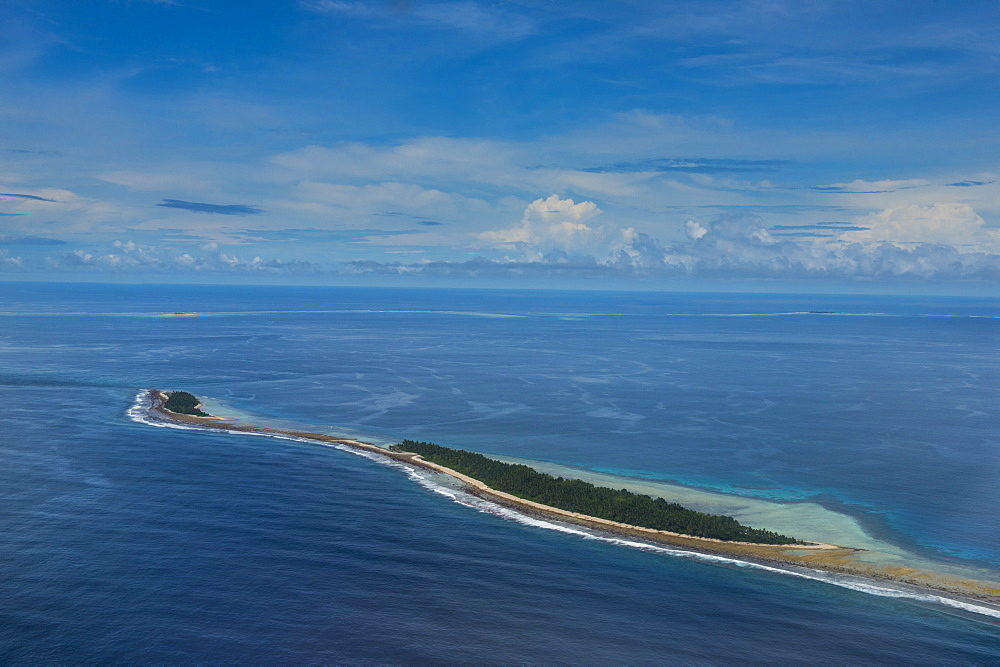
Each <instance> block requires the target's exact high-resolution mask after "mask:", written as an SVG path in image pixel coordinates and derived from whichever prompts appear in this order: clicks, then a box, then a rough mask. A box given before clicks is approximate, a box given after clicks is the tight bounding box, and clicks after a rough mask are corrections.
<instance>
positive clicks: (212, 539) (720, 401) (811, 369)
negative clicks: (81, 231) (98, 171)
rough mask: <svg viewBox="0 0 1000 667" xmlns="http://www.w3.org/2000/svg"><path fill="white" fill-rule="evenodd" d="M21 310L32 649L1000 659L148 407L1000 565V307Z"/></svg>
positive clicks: (790, 581)
mask: <svg viewBox="0 0 1000 667" xmlns="http://www.w3.org/2000/svg"><path fill="white" fill-rule="evenodd" d="M177 312H185V313H191V312H194V313H198V315H197V316H173V315H170V316H163V314H164V313H168V314H171V313H177ZM0 313H2V314H0V451H2V452H3V465H2V466H0V498H2V502H0V526H2V530H0V601H2V602H0V662H3V663H19V662H36V663H37V662H42V663H49V662H264V663H274V662H390V663H391V662H397V663H398V662H403V663H413V662H573V663H579V662H584V663H609V662H611V663H615V662H617V663H622V662H628V663H641V662H659V663H662V662H678V661H686V662H692V661H694V662H735V661H740V662H754V661H766V662H924V663H944V662H977V663H1000V624H998V622H997V619H996V618H992V617H989V616H986V615H983V614H977V613H967V612H965V611H962V610H958V609H954V608H949V607H946V606H944V605H940V604H935V603H933V602H930V601H920V600H914V599H905V598H904V599H899V598H890V597H882V596H878V595H872V594H868V593H865V592H862V591H858V590H852V589H849V588H844V587H840V586H834V585H830V584H828V583H824V582H821V581H812V580H807V579H802V578H799V577H794V576H790V575H787V574H782V573H778V572H768V571H762V570H759V569H755V568H749V567H743V566H738V565H734V564H731V563H730V564H723V563H712V562H705V561H703V560H698V559H692V558H684V557H676V556H670V555H665V554H663V553H659V552H654V551H643V550H638V549H634V548H628V547H625V546H621V545H617V544H614V543H611V542H608V541H601V540H593V539H585V538H583V537H580V536H578V535H574V534H570V533H565V532H560V531H557V530H552V529H548V528H545V527H542V526H539V525H531V524H530V523H526V522H518V521H514V520H511V519H510V518H509V517H504V516H502V515H500V514H497V513H491V512H484V511H476V509H475V508H471V507H468V506H466V505H463V504H460V503H456V502H453V500H452V499H451V498H450V497H449V496H447V495H445V494H444V493H442V492H441V491H442V489H437V491H438V492H435V489H434V488H432V485H428V484H419V483H415V481H414V479H413V477H412V475H408V474H406V473H405V471H403V470H402V469H400V468H398V467H393V466H389V465H384V464H380V463H378V462H376V461H372V460H369V459H367V458H364V457H361V456H357V455H355V454H352V453H349V452H344V451H339V450H336V449H330V448H326V447H320V446H315V445H307V444H303V443H297V442H291V441H287V440H277V439H273V438H266V437H255V436H250V435H234V434H226V433H218V432H203V431H192V430H179V429H170V428H156V427H153V426H151V425H147V424H143V423H140V422H137V421H136V420H135V419H133V418H132V417H130V408H132V406H133V404H134V403H135V400H136V397H137V395H138V394H139V392H140V390H141V389H143V388H148V387H158V388H165V389H184V390H187V391H191V392H193V393H196V394H199V395H204V396H208V397H210V398H212V399H214V400H216V401H219V402H220V404H221V405H225V406H227V407H228V408H231V409H233V410H238V411H245V412H246V413H250V414H253V415H257V416H259V417H260V418H261V419H264V420H267V419H271V420H278V419H280V420H284V421H286V422H288V423H293V424H296V425H299V426H303V427H309V428H312V429H313V430H322V429H323V428H325V427H334V429H335V432H336V430H337V429H339V430H344V431H347V432H350V433H353V434H356V435H359V436H364V437H365V438H366V439H369V440H373V441H379V442H386V443H388V442H394V441H398V440H400V439H402V438H418V439H427V440H432V441H435V442H439V443H441V444H446V445H451V446H459V447H465V448H468V449H474V450H477V451H481V452H485V453H492V454H497V455H506V456H514V457H521V458H529V459H536V460H543V461H552V462H557V463H562V464H568V465H572V466H576V467H579V468H583V469H591V470H598V471H609V472H616V473H619V474H627V475H631V476H636V477H645V478H654V479H666V480H672V481H676V482H680V483H683V484H688V485H692V486H698V487H702V488H709V489H717V490H723V491H727V492H730V493H738V494H745V495H751V496H756V497H762V498H770V499H776V500H785V501H789V502H794V501H798V500H818V501H820V502H822V503H824V504H825V505H826V506H828V507H830V508H833V509H836V510H837V511H841V512H846V513H848V514H850V515H852V516H855V517H857V518H858V519H859V520H860V521H861V522H862V524H863V525H864V526H865V527H866V529H867V530H869V531H870V532H871V533H872V534H873V535H875V536H877V537H879V538H880V539H885V540H889V541H891V542H893V543H895V544H899V545H901V546H903V547H905V548H907V549H909V550H912V551H913V552H914V553H918V554H920V555H921V556H923V557H926V558H931V559H937V560H940V561H943V562H949V563H953V564H959V565H962V564H967V565H972V566H976V567H981V568H987V569H990V570H1000V491H998V488H1000V485H998V482H997V480H998V479H1000V437H998V434H1000V416H998V412H997V407H996V406H997V405H1000V363H998V362H1000V352H998V349H1000V347H998V346H1000V301H998V300H989V299H958V298H945V297H919V298H918V297H858V296H844V297H834V296H812V295H810V296H790V295H744V294H728V295H711V294H684V295H682V294H654V293H632V294H624V293H578V292H522V291H508V292H505V291H485V290H388V289H360V288H357V289H354V288H291V287H282V288H279V287H269V288H249V287H178V286H170V287H167V286H109V285H103V286H98V285H31V284H12V283H6V284H0ZM133 416H134V411H133Z"/></svg>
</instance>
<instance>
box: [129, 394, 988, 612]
mask: <svg viewBox="0 0 1000 667" xmlns="http://www.w3.org/2000/svg"><path fill="white" fill-rule="evenodd" d="M175 397H176V398H175ZM148 398H149V405H150V408H149V414H150V416H151V417H153V418H155V419H161V420H168V421H173V422H178V423H183V424H188V425H192V426H199V427H204V428H210V429H221V430H225V431H236V432H246V433H256V434H261V435H276V436H288V437H294V438H299V439H303V440H312V441H316V442H322V443H328V444H336V445H343V446H346V447H351V448H354V449H359V450H364V451H368V452H372V453H377V454H380V455H382V456H386V457H389V458H392V459H395V460H397V461H401V462H404V463H407V464H410V465H413V466H417V467H421V468H426V469H430V470H434V471H436V472H440V473H444V474H446V475H449V476H451V477H454V478H455V479H458V480H460V481H461V482H462V483H463V484H464V488H465V490H466V491H468V492H469V493H471V494H473V495H475V496H478V497H481V498H484V499H487V500H490V501H492V502H495V503H497V504H499V505H503V506H507V507H511V508H514V509H517V510H518V511H520V512H523V513H526V514H529V515H534V516H539V517H543V518H549V519H555V520H558V521H562V522H566V523H572V524H577V525H581V526H585V527H588V528H593V529H597V530H600V531H604V532H609V533H615V534H618V535H623V536H628V537H633V538H639V539H642V540H646V541H649V542H652V543H657V542H659V543H663V544H668V545H671V546H674V547H684V548H685V549H689V550H692V551H698V552H702V553H708V554H718V555H724V556H728V557H732V558H736V559H740V560H746V561H749V562H754V563H759V564H770V565H778V566H792V567H803V568H808V569H812V570H819V571H823V572H831V573H839V574H848V575H856V576H861V577H865V578H869V579H875V580H881V581H887V582H893V583H895V584H900V585H904V586H906V585H909V586H915V587H917V588H920V589H925V590H928V589H929V590H933V591H935V592H936V593H939V594H941V593H943V594H945V596H946V597H947V596H950V595H957V596H960V597H964V598H970V599H973V600H976V601H977V602H985V603H987V604H988V605H991V606H992V608H994V609H1000V582H996V581H988V580H983V579H978V578H977V579H971V578H967V577H963V576H956V575H954V574H948V573H945V572H939V571H936V570H930V569H918V568H914V567H907V566H902V565H886V564H877V563H873V562H870V561H869V560H866V558H865V555H866V553H867V552H866V551H865V550H864V549H858V548H852V547H847V546H838V545H834V544H826V543H823V542H812V541H804V540H801V539H795V538H792V537H788V536H785V535H781V534H779V533H776V532H772V531H769V530H764V529H758V528H751V527H749V526H744V525H742V524H740V523H739V522H738V521H737V520H736V519H734V518H732V517H729V516H722V515H714V514H706V513H703V512H697V511H694V510H690V509H687V508H685V507H683V506H681V505H679V504H677V503H671V502H668V501H666V500H664V499H663V498H656V497H652V496H647V495H642V494H637V493H632V492H630V491H627V490H625V489H620V490H616V489H611V488H609V487H601V486H595V485H593V484H590V483H589V482H585V481H582V480H576V479H564V478H562V477H553V476H552V475H548V474H545V473H541V472H538V471H537V470H535V469H533V468H531V467H529V466H526V465H521V464H513V463H505V462H502V461H497V460H494V459H490V458H489V457H487V456H484V455H482V454H478V453H475V452H469V451H465V450H460V449H452V448H449V447H442V446H441V445H435V444H432V443H428V442H417V441H413V440H404V441H403V442H401V443H400V444H398V445H393V446H391V447H388V448H386V447H380V446H378V445H373V444H371V443H367V442H362V441H360V440H355V439H353V438H343V437H336V436H331V435H324V434H321V433H310V432H307V431H295V430H286V429H275V428H268V427H263V426H252V425H246V424H241V423H234V422H238V421H239V420H235V419H229V418H224V417H218V416H215V415H210V414H207V413H205V412H204V411H202V410H201V404H200V402H199V401H198V399H197V398H196V397H194V396H193V395H191V394H189V393H187V392H177V391H172V392H167V391H161V390H155V389H154V390H149V392H148ZM175 408H177V409H175Z"/></svg>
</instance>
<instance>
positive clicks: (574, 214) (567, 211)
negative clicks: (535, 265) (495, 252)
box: [479, 195, 601, 249]
mask: <svg viewBox="0 0 1000 667" xmlns="http://www.w3.org/2000/svg"><path fill="white" fill-rule="evenodd" d="M600 213H601V209H599V208H597V204H595V203H594V202H590V201H584V202H580V203H579V204H577V203H575V202H574V201H573V200H572V199H560V198H559V196H558V195H551V196H550V197H549V198H548V199H536V200H535V201H533V202H531V204H529V205H528V207H527V208H526V209H525V210H524V215H523V216H522V217H521V224H520V225H519V226H517V227H510V228H508V229H497V230H493V231H488V232H483V233H482V234H480V235H479V240H480V241H483V242H485V243H487V244H490V245H493V246H496V247H500V248H507V249H513V248H516V247H519V246H530V247H531V248H537V249H546V248H547V249H552V248H559V249H572V248H579V247H582V246H585V245H586V244H588V243H589V242H590V241H591V240H592V239H593V238H594V237H595V235H596V234H597V231H596V230H595V229H594V228H592V227H590V226H588V225H587V224H586V223H587V221H588V220H590V219H591V218H593V217H594V216H596V215H599V214H600Z"/></svg>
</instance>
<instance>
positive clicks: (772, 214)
mask: <svg viewBox="0 0 1000 667" xmlns="http://www.w3.org/2000/svg"><path fill="white" fill-rule="evenodd" d="M998 34H1000V3H998V2H995V1H994V0H986V1H981V2H980V1H976V0H957V1H953V2H944V1H941V0H905V1H900V2H897V1H894V0H880V1H879V2H870V0H869V1H865V2H855V1H853V0H837V1H836V2H825V1H823V0H814V1H811V2H801V0H796V1H787V2H786V1H785V0H759V1H756V2H738V1H717V0H703V1H701V2H674V1H671V0H659V1H638V0H616V1H615V2H607V1H606V0H605V1H600V2H597V1H591V0H575V1H573V2H555V1H552V0H506V1H505V0H490V1H479V0H458V1H451V0H449V1H440V2H439V1H434V2H432V1H425V0H255V1H254V2H251V3H247V2H235V1H229V2H223V1H217V0H88V1H87V2H79V1H76V0H5V2H3V3H2V4H0V280H91V281H117V282H130V281H134V282H188V283H190V282H202V283H212V282H246V283H253V284H262V283H284V282H287V283H302V284H398V285H408V284H413V285H425V284H438V285H454V286H464V285H494V284H495V285H516V286H532V287H561V288H564V287H580V288H589V287H602V286H615V287H635V288H637V289H658V288H663V289H687V288H690V289H705V288H707V287H711V286H713V285H715V286H730V287H732V286H740V285H753V286H760V285H765V286H769V288H770V289H775V290H782V291H816V290H819V291H822V290H824V289H834V288H840V289H841V290H843V289H853V288H856V287H857V288H863V289H869V290H876V291H879V290H881V291H890V292H891V291H899V290H903V291H917V292H919V291H921V290H929V291H933V290H936V289H941V286H942V285H945V286H948V289H950V290H951V291H952V292H954V293H965V292H968V293H977V294H996V293H1000V290H998V289H997V288H998V287H1000V150H998V149H1000V113H998V112H997V109H998V108H1000V85H998V82H1000V40H998V39H997V37H996V36H997V35H998ZM706 286H707V287H706Z"/></svg>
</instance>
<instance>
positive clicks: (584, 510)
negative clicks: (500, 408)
mask: <svg viewBox="0 0 1000 667" xmlns="http://www.w3.org/2000/svg"><path fill="white" fill-rule="evenodd" d="M395 449H396V450H398V451H406V452H414V453H416V454H420V456H422V457H423V458H424V459H426V460H427V461H430V462H432V463H437V464H438V465H442V466H445V467H446V468H451V469H452V470H455V471H457V472H460V473H462V474H464V475H468V476H469V477H472V478H474V479H477V480H479V481H481V482H483V483H484V484H486V485H487V486H489V487H491V488H493V489H496V490H497V491H503V492H504V493H509V494H511V495H513V496H517V497H518V498H523V499H525V500H530V501H533V502H536V503H541V504H542V505H548V506H550V507H557V508H559V509H563V510H568V511H570V512H577V513H579V514H586V515H588V516H594V517H599V518H601V519H608V520H610V521H617V522H619V523H626V524H629V525H632V526H641V527H643V528H653V529H656V530H668V531H671V532H675V533H682V534H684V535H692V536H695V537H710V538H715V539H718V540H726V541H731V542H755V543H759V544H797V543H800V542H799V541H798V540H795V539H794V538H791V537H787V536H785V535H781V534H779V533H776V532H773V531H770V530H763V529H759V528H751V527H749V526H744V525H742V524H741V523H740V522H739V521H737V520H736V519H734V518H733V517H731V516H722V515H719V514H706V513H704V512H697V511H695V510H690V509H687V508H686V507H683V506H682V505H679V504H677V503H671V502H667V501H666V500H664V499H663V498H654V497H652V496H646V495H643V494H638V493H632V492H631V491H628V490H626V489H611V488H608V487H605V486H595V485H594V484H591V483H589V482H584V481H583V480H579V479H564V478H562V477H553V476H552V475H549V474H546V473H542V472H538V471H537V470H535V469H534V468H530V467H528V466H526V465H521V464H517V463H504V462H502V461H496V460H494V459H491V458H488V457H486V456H483V455H482V454H477V453H476V452H469V451H465V450H463V449H452V448H450V447H442V446H441V445H435V444H434V443H430V442H418V441H416V440H404V441H403V442H402V443H400V444H399V445H395Z"/></svg>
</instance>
